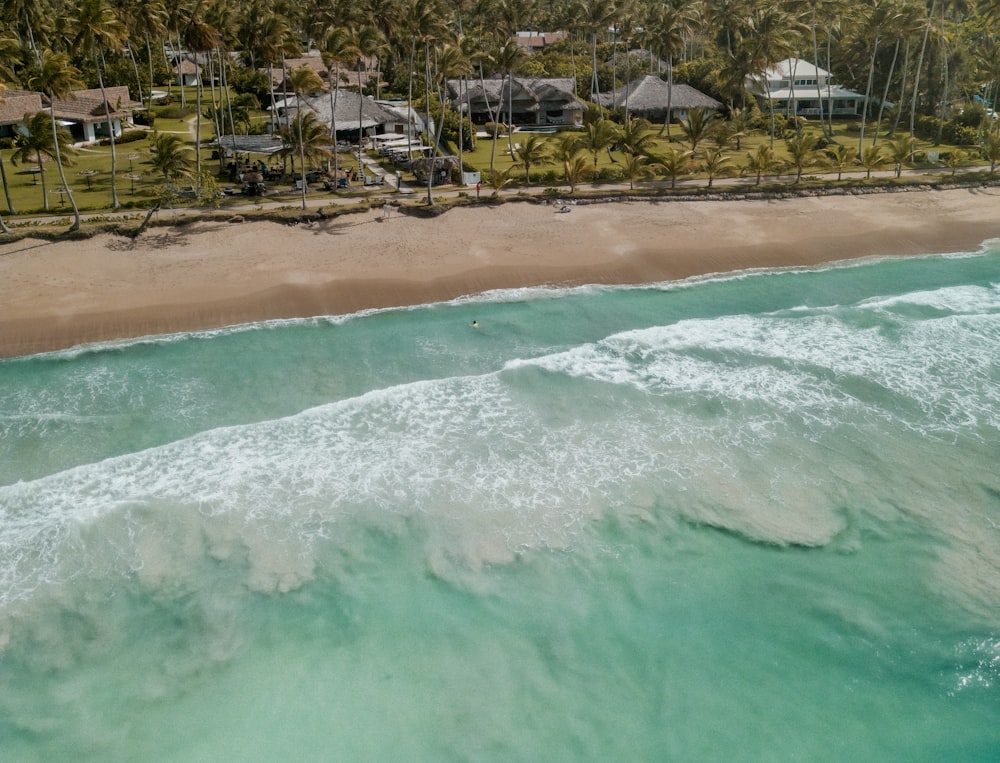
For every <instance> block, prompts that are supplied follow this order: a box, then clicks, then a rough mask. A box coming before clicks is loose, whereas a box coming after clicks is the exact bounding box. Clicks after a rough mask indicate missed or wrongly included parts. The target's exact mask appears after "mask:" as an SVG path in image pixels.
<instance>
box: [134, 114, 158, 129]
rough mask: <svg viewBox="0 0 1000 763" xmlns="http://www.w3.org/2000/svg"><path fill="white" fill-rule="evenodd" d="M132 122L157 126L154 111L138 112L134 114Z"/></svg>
mask: <svg viewBox="0 0 1000 763" xmlns="http://www.w3.org/2000/svg"><path fill="white" fill-rule="evenodd" d="M132 121H133V122H134V123H135V124H137V125H145V126H146V127H154V126H155V124H156V114H154V113H153V112H152V111H136V112H135V113H133V114H132Z"/></svg>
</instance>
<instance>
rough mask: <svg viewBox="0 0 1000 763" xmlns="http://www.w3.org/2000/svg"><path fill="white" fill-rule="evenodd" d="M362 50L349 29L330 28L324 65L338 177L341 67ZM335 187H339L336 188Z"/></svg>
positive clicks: (331, 138) (324, 43)
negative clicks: (338, 114) (326, 75)
mask: <svg viewBox="0 0 1000 763" xmlns="http://www.w3.org/2000/svg"><path fill="white" fill-rule="evenodd" d="M360 56H361V50H360V49H359V48H358V46H357V45H355V44H354V39H353V37H352V35H351V33H350V30H348V29H347V27H341V26H334V27H330V28H329V29H328V30H327V32H326V35H325V36H324V39H323V63H324V64H325V65H326V69H327V74H328V75H329V81H330V114H331V117H330V143H331V144H332V145H333V146H334V152H333V172H334V176H335V177H336V176H337V173H338V172H339V170H340V168H339V167H338V166H337V165H338V155H337V151H336V145H337V101H338V100H339V97H340V65H341V64H343V63H350V62H352V61H357V60H358V58H359V57H360ZM335 187H339V185H338V186H335Z"/></svg>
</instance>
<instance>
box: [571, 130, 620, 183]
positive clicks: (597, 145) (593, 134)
mask: <svg viewBox="0 0 1000 763" xmlns="http://www.w3.org/2000/svg"><path fill="white" fill-rule="evenodd" d="M618 135H619V132H618V125H616V124H615V123H614V122H611V121H608V120H606V119H598V120H596V121H589V122H587V124H586V126H585V128H584V131H583V132H582V133H580V141H581V145H582V146H583V148H585V149H586V150H587V151H588V152H589V153H590V155H591V156H593V157H594V170H595V171H596V170H597V155H598V154H600V153H601V151H604V150H605V149H606V148H608V147H609V146H613V145H614V144H615V142H616V141H617V140H618Z"/></svg>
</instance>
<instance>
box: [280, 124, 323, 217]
mask: <svg viewBox="0 0 1000 763" xmlns="http://www.w3.org/2000/svg"><path fill="white" fill-rule="evenodd" d="M279 134H280V135H281V139H282V142H283V144H284V145H283V146H282V148H281V149H280V150H279V151H277V152H276V154H275V155H276V156H278V157H280V158H282V159H283V158H285V157H289V156H291V157H296V156H297V157H298V158H299V161H300V162H301V163H302V170H301V174H302V208H303V209H305V208H306V191H305V186H306V169H307V167H308V165H309V164H310V163H318V162H325V161H328V160H329V159H330V158H331V157H332V156H333V151H332V150H331V149H330V137H329V131H328V130H327V129H326V126H325V125H324V124H323V123H322V122H320V121H319V119H318V118H317V116H316V114H315V113H314V112H312V111H304V112H303V111H300V112H299V113H297V114H296V115H295V118H294V119H293V120H292V124H291V126H290V127H288V128H282V129H281V131H280V133H279Z"/></svg>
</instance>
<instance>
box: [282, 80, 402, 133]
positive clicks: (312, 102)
mask: <svg viewBox="0 0 1000 763" xmlns="http://www.w3.org/2000/svg"><path fill="white" fill-rule="evenodd" d="M331 98H335V99H336V101H337V112H336V114H337V132H353V131H356V130H357V129H358V128H359V123H358V110H359V108H360V112H361V121H360V127H361V129H365V130H367V129H368V128H370V127H375V126H376V125H384V124H387V123H388V122H396V121H397V119H398V117H397V115H396V114H395V113H393V112H390V111H389V110H388V109H386V108H385V107H384V106H381V105H380V104H378V103H377V102H376V101H375V100H374V99H372V98H370V97H369V96H367V95H359V94H358V93H356V92H354V91H353V90H339V91H338V92H336V93H333V94H332V95H331V94H330V93H323V94H322V95H316V96H309V97H306V98H303V99H302V110H303V111H311V112H313V113H314V114H315V115H316V118H317V119H319V121H320V122H322V123H323V124H326V125H332V123H333V116H332V115H333V108H332V106H331V104H330V100H331ZM359 101H360V103H359ZM275 106H276V107H277V108H278V110H279V111H281V110H282V109H288V111H289V113H291V114H295V111H296V109H297V108H298V103H297V102H296V100H295V99H294V98H289V99H288V100H287V101H278V102H277V103H275Z"/></svg>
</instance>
